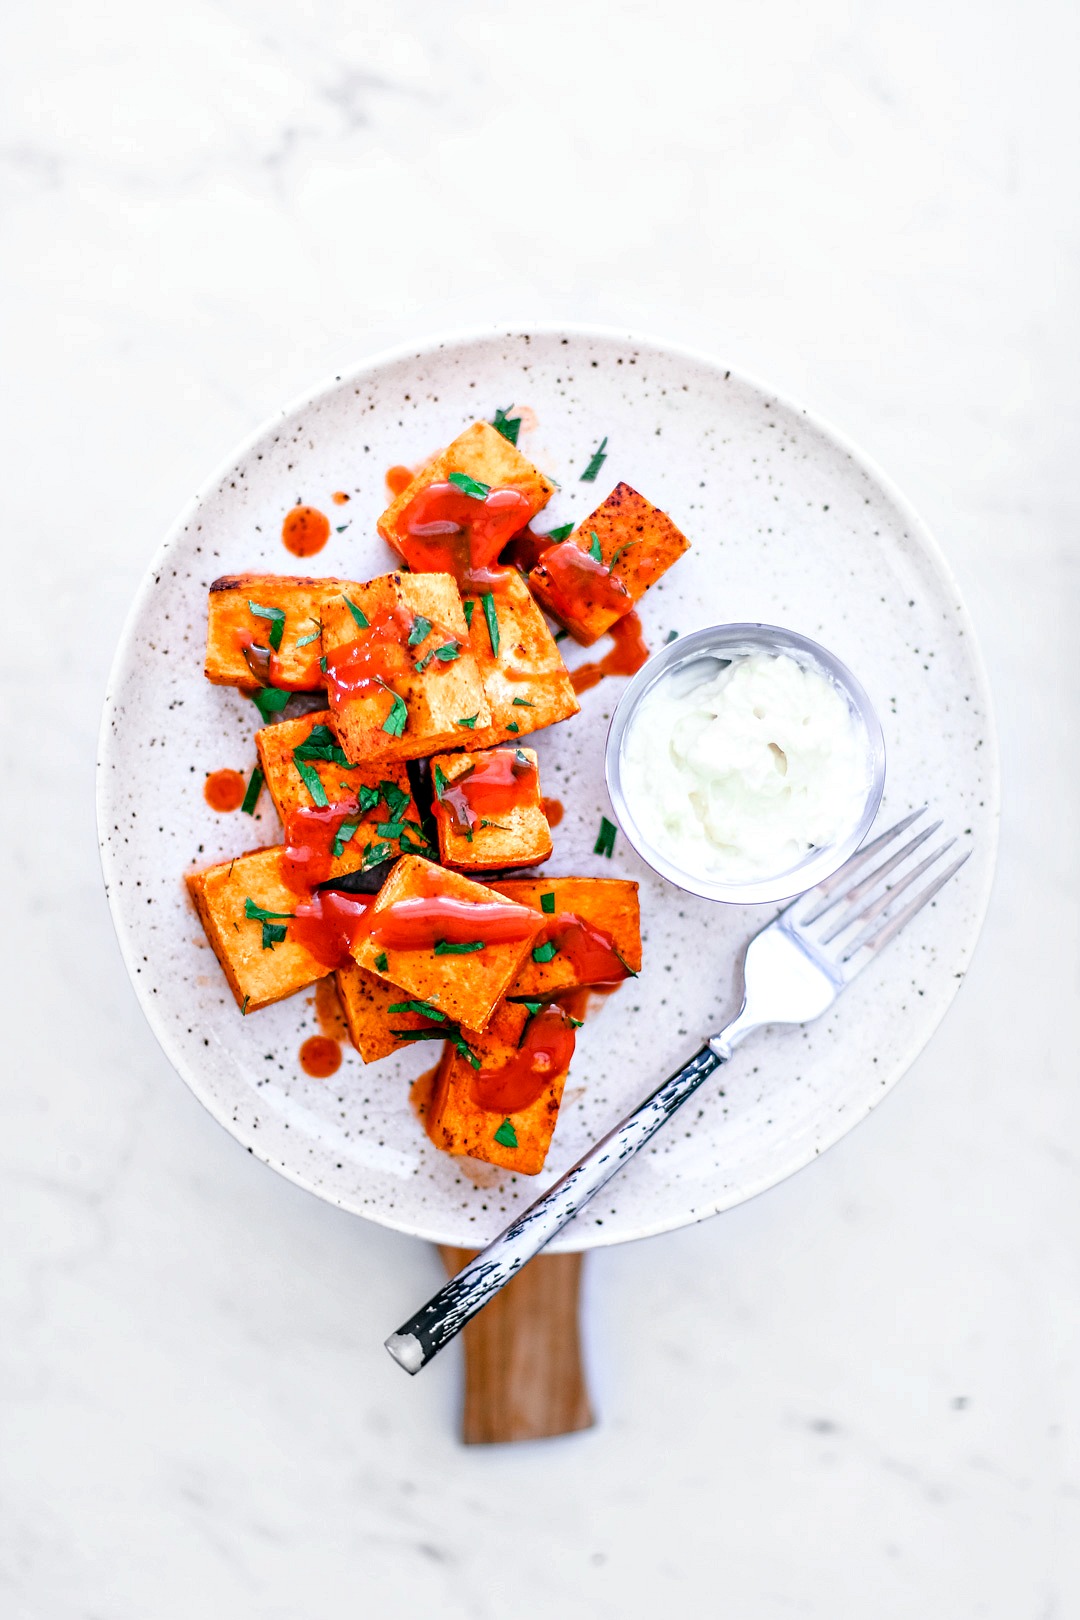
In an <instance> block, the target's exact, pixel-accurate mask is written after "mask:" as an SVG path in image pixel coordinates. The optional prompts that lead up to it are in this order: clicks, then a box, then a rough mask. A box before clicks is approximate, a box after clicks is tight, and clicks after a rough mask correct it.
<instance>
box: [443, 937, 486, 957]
mask: <svg viewBox="0 0 1080 1620" xmlns="http://www.w3.org/2000/svg"><path fill="white" fill-rule="evenodd" d="M483 949H484V941H483V940H482V939H470V940H468V941H464V940H463V941H462V942H461V944H457V943H456V942H455V941H454V940H452V939H437V940H436V941H435V955H436V956H469V955H471V953H472V952H473V951H482V950H483Z"/></svg>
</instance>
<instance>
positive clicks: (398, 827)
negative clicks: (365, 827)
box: [375, 821, 405, 838]
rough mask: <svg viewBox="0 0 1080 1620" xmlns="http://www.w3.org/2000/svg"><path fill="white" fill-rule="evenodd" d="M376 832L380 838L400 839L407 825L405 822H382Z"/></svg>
mask: <svg viewBox="0 0 1080 1620" xmlns="http://www.w3.org/2000/svg"><path fill="white" fill-rule="evenodd" d="M375 831H376V833H377V834H378V836H379V837H380V838H400V837H401V835H402V833H403V832H404V831H405V823H404V822H403V821H380V822H379V825H378V826H377V827H376V828H375Z"/></svg>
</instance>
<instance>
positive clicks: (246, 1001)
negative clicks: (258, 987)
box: [240, 996, 251, 1017]
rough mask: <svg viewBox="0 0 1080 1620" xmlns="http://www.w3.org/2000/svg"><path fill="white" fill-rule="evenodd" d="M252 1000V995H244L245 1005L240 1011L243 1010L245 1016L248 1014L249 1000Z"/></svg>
mask: <svg viewBox="0 0 1080 1620" xmlns="http://www.w3.org/2000/svg"><path fill="white" fill-rule="evenodd" d="M250 1000H251V997H250V996H245V997H244V1005H243V1006H242V1007H241V1009H240V1011H241V1012H242V1013H243V1014H244V1016H245V1017H246V1016H247V1010H248V1002H249V1001H250Z"/></svg>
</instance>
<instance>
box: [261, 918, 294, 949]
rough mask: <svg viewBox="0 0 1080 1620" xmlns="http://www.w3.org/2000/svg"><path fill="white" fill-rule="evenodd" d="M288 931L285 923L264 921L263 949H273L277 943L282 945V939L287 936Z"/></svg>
mask: <svg viewBox="0 0 1080 1620" xmlns="http://www.w3.org/2000/svg"><path fill="white" fill-rule="evenodd" d="M288 931H289V930H288V929H287V928H286V927H285V924H284V923H263V925H262V948H263V950H264V951H272V950H273V948H274V946H275V945H280V944H281V942H282V940H283V939H284V938H285V936H286V934H287V933H288Z"/></svg>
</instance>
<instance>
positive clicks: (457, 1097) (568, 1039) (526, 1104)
mask: <svg viewBox="0 0 1080 1620" xmlns="http://www.w3.org/2000/svg"><path fill="white" fill-rule="evenodd" d="M573 1055H574V1020H573V1019H572V1018H571V1017H570V1015H569V1014H568V1013H567V1012H565V1011H564V1009H563V1008H561V1007H558V1006H555V1005H541V1004H538V1003H535V1002H534V1003H532V1004H531V1005H530V1006H525V1005H524V1004H521V1003H516V1002H504V1003H503V1004H502V1006H501V1007H499V1009H498V1010H497V1012H496V1013H495V1016H494V1017H493V1018H492V1020H491V1024H490V1026H489V1028H488V1030H487V1031H486V1033H484V1034H483V1035H477V1036H473V1037H471V1038H470V1040H469V1043H468V1050H467V1051H466V1052H463V1051H462V1050H461V1049H460V1047H458V1046H454V1045H447V1046H446V1048H445V1049H444V1051H443V1056H442V1061H441V1062H440V1064H439V1070H438V1073H437V1075H436V1077H435V1085H434V1088H433V1091H432V1095H431V1100H430V1102H429V1104H428V1107H427V1110H426V1112H425V1115H424V1127H425V1129H426V1130H427V1133H428V1135H429V1136H430V1137H431V1140H432V1141H433V1142H434V1143H435V1145H436V1147H440V1148H442V1149H443V1151H444V1152H445V1153H456V1154H465V1155H467V1156H468V1157H469V1158H472V1159H484V1160H486V1162H487V1163H488V1164H497V1165H501V1166H502V1167H503V1168H504V1169H506V1170H516V1171H518V1172H519V1174H521V1175H524V1176H535V1175H536V1173H537V1172H538V1171H539V1170H542V1169H543V1167H544V1160H545V1159H546V1157H547V1151H548V1148H549V1146H550V1144H551V1137H552V1132H553V1131H554V1129H555V1122H556V1120H557V1119H558V1117H559V1104H560V1103H561V1102H562V1094H563V1087H564V1085H565V1084H566V1072H567V1070H568V1069H569V1067H570V1059H571V1058H572V1057H573Z"/></svg>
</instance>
